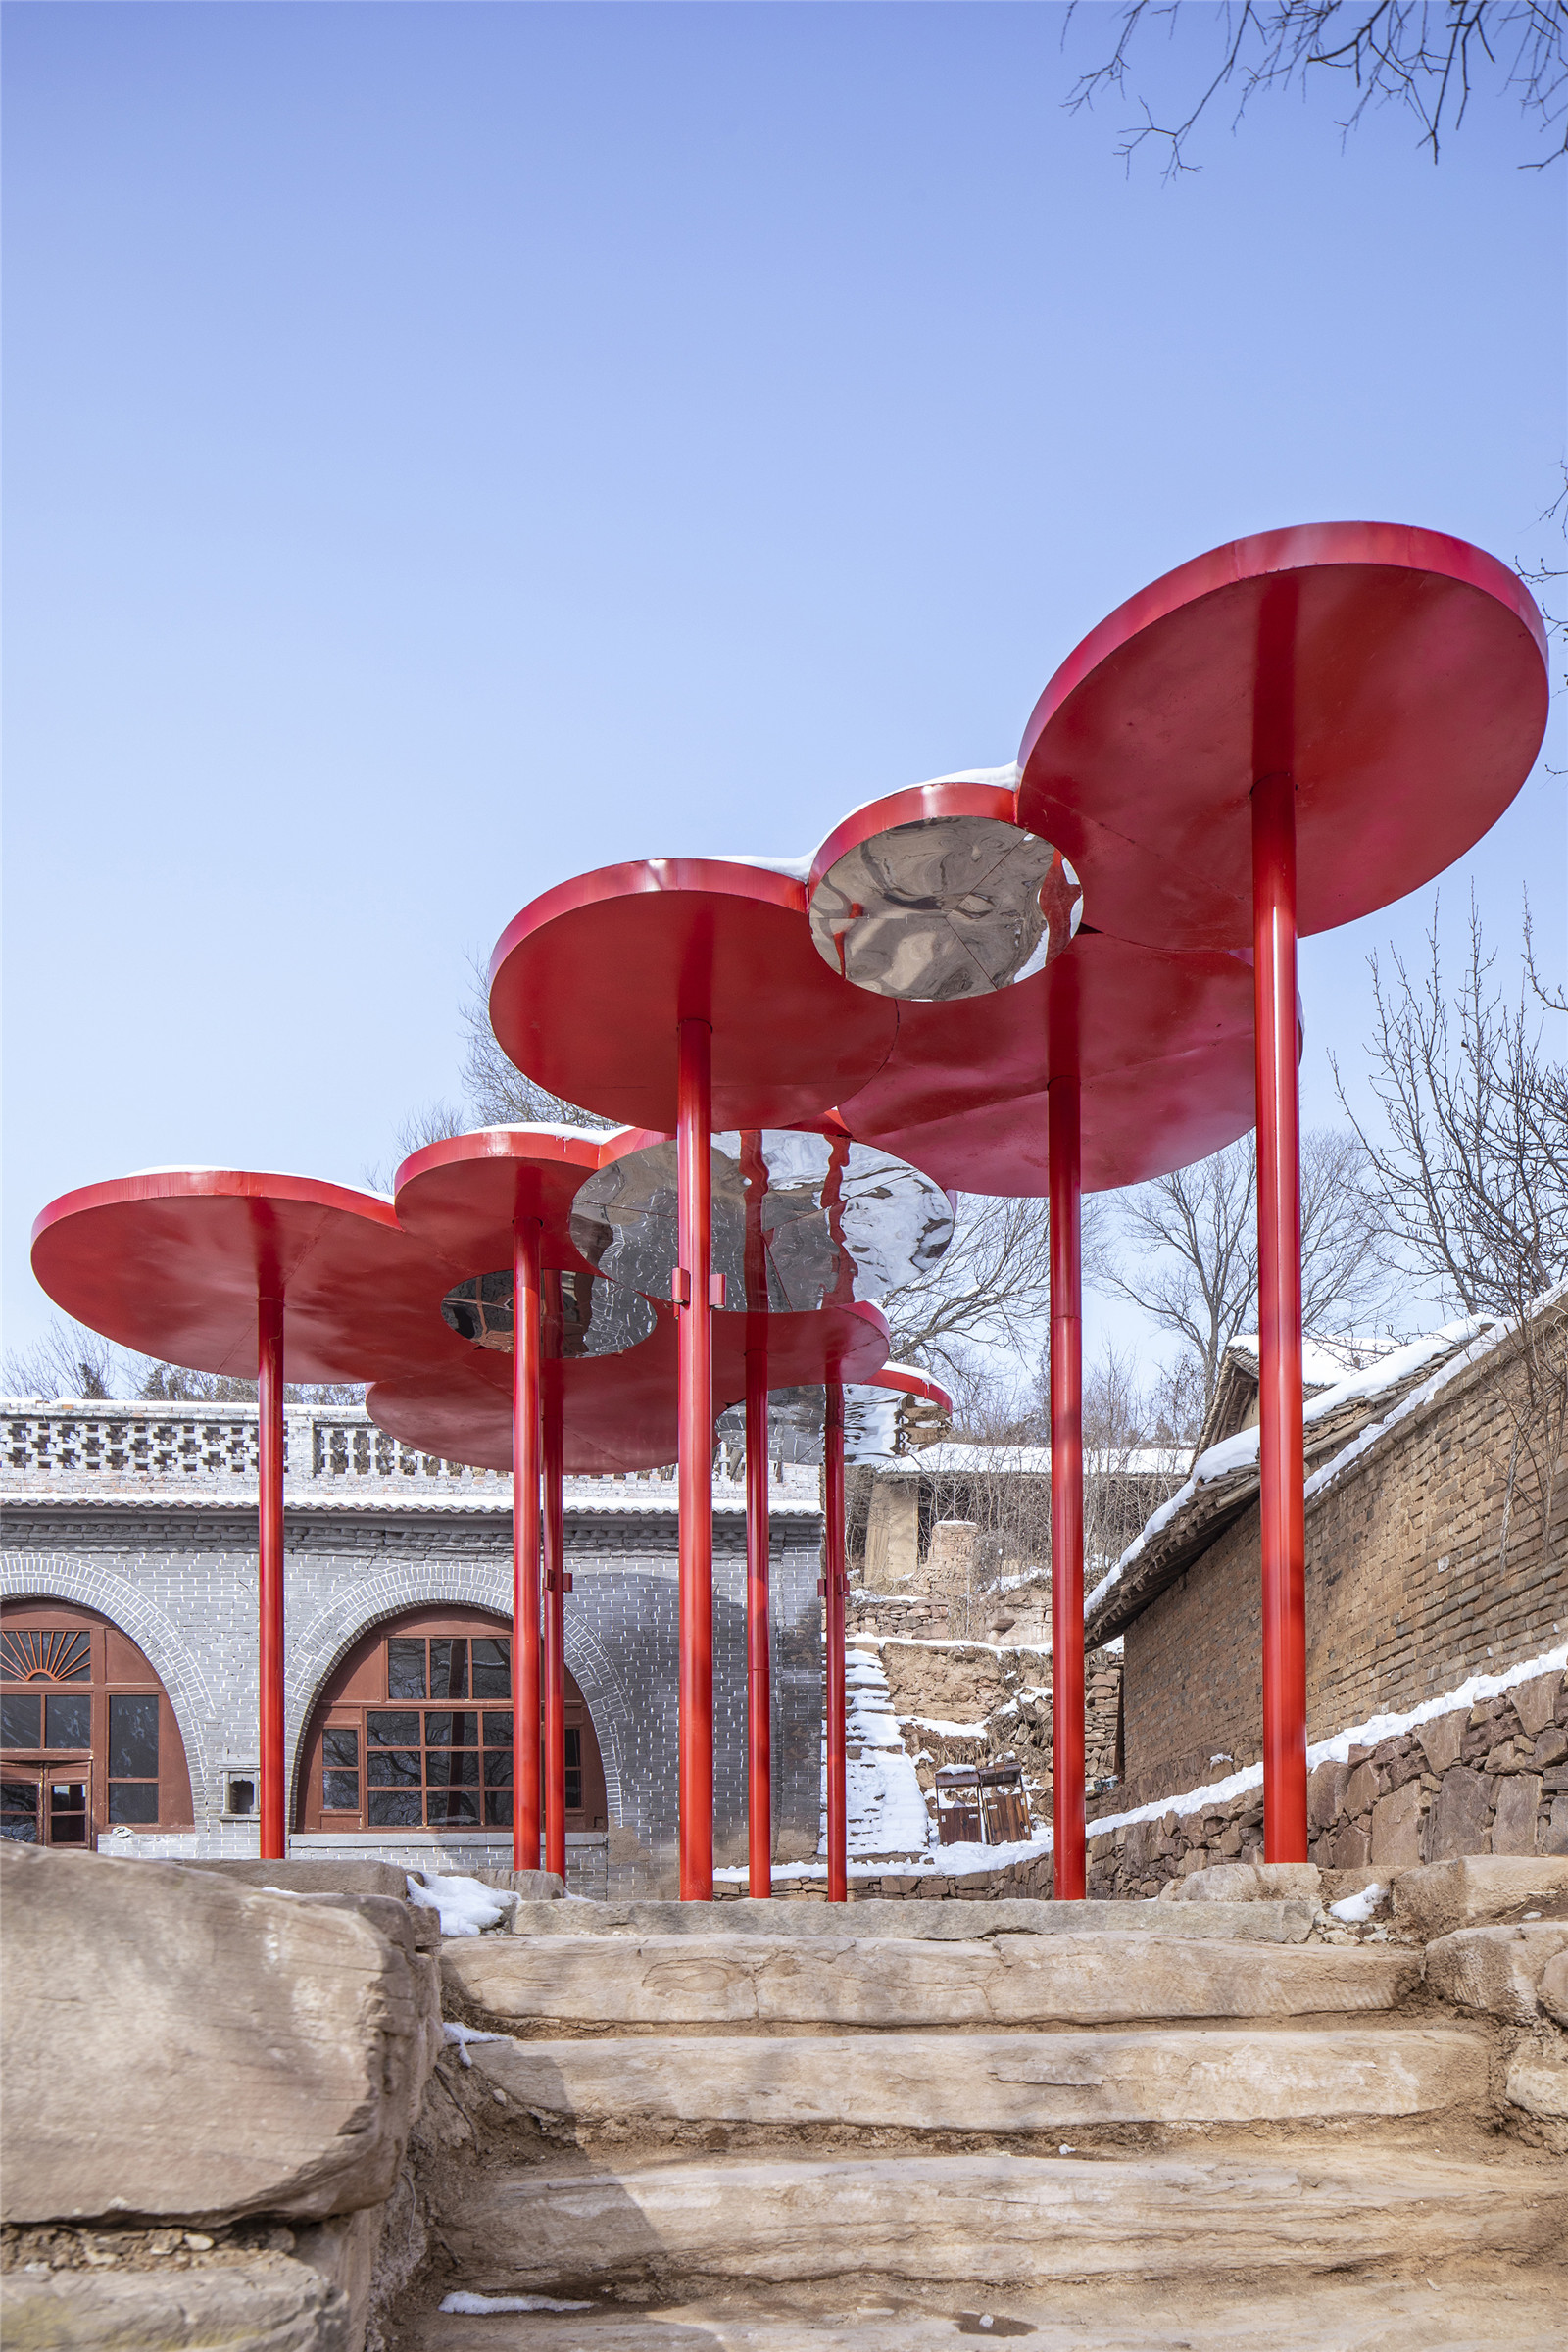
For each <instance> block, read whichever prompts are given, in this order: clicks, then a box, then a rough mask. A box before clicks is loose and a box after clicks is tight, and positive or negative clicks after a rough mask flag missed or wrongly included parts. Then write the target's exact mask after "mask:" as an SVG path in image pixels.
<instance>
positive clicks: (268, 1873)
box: [179, 1854, 409, 1902]
mask: <svg viewBox="0 0 1568 2352" xmlns="http://www.w3.org/2000/svg"><path fill="white" fill-rule="evenodd" d="M179 1868H180V1869H181V1870H210V1871H213V1872H215V1873H216V1874H217V1876H218V1877H219V1878H221V1879H227V1880H229V1881H230V1882H231V1883H232V1884H233V1885H234V1886H236V1887H281V1888H282V1889H283V1891H284V1893H285V1894H380V1895H391V1896H393V1897H394V1898H395V1899H396V1900H397V1901H398V1902H407V1900H408V1896H409V1881H408V1873H407V1872H406V1871H403V1870H400V1869H398V1867H397V1866H396V1864H395V1863H391V1862H368V1861H366V1860H364V1859H363V1858H362V1857H361V1856H359V1855H355V1854H345V1855H344V1856H343V1857H342V1859H341V1860H340V1861H337V1860H333V1859H330V1858H329V1857H327V1856H324V1855H323V1856H322V1857H321V1858H320V1859H319V1860H318V1859H317V1858H316V1857H315V1856H314V1855H313V1856H312V1857H310V1859H308V1860H304V1861H299V1862H233V1861H226V1862H225V1861H209V1862H183V1861H182V1862H181V1863H180V1864H179Z"/></svg>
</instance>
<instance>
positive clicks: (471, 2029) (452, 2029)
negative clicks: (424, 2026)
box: [441, 2019, 507, 2066]
mask: <svg viewBox="0 0 1568 2352" xmlns="http://www.w3.org/2000/svg"><path fill="white" fill-rule="evenodd" d="M441 2036H442V2039H443V2040H444V2041H449V2042H451V2044H452V2046H453V2048H454V2049H455V2050H456V2051H457V2053H458V2056H459V2057H460V2058H461V2059H462V2060H463V2063H464V2065H465V2066H471V2065H472V2064H473V2060H472V2059H471V2058H470V2057H469V2056H468V2044H469V2042H470V2041H505V2040H506V2039H507V2036H506V2034H481V2033H480V2032H479V2030H478V2028H477V2027H476V2026H454V2025H452V2024H450V2023H449V2022H448V2021H447V2020H446V2019H443V2020H442V2024H441Z"/></svg>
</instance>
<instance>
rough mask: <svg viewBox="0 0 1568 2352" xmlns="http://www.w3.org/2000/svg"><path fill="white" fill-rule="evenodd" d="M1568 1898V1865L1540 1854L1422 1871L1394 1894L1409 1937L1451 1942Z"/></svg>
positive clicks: (1468, 1860) (1466, 1859)
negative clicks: (1503, 1915) (1535, 1904)
mask: <svg viewBox="0 0 1568 2352" xmlns="http://www.w3.org/2000/svg"><path fill="white" fill-rule="evenodd" d="M1559 1894H1568V1860H1560V1859H1557V1858H1554V1857H1553V1856H1551V1855H1549V1854H1538V1855H1536V1856H1535V1858H1534V1859H1533V1860H1531V1859H1528V1858H1526V1857H1524V1856H1522V1855H1520V1856H1515V1855H1512V1854H1466V1855H1464V1856H1462V1857H1460V1858H1459V1859H1457V1860H1455V1861H1451V1862H1444V1863H1428V1864H1427V1865H1426V1866H1425V1867H1424V1868H1422V1869H1420V1870H1406V1871H1402V1872H1401V1873H1400V1875H1399V1878H1398V1880H1397V1884H1396V1886H1395V1889H1394V1916H1395V1920H1396V1922H1397V1925H1398V1926H1399V1927H1400V1928H1402V1929H1404V1930H1405V1931H1406V1933H1407V1934H1409V1935H1412V1936H1422V1937H1424V1938H1425V1939H1426V1940H1427V1941H1428V1942H1430V1941H1431V1939H1432V1938H1433V1937H1434V1936H1446V1935H1448V1934H1449V1933H1450V1931H1451V1930H1452V1929H1454V1928H1465V1927H1472V1926H1476V1925H1478V1924H1479V1923H1481V1922H1482V1921H1484V1920H1489V1919H1495V1918H1496V1917H1497V1915H1498V1913H1499V1912H1502V1911H1511V1910H1513V1909H1514V1908H1515V1907H1516V1906H1517V1905H1518V1904H1520V1903H1528V1902H1531V1901H1541V1900H1545V1899H1549V1898H1550V1897H1551V1896H1553V1895H1559Z"/></svg>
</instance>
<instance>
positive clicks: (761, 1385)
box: [746, 1339, 773, 1896]
mask: <svg viewBox="0 0 1568 2352" xmlns="http://www.w3.org/2000/svg"><path fill="white" fill-rule="evenodd" d="M770 1540H771V1539H770V1524H769V1512H768V1498H767V1348H766V1342H765V1340H763V1339H759V1343H758V1345H757V1346H756V1347H755V1348H749V1349H748V1351H747V1356H746V1863H747V1891H748V1892H749V1893H750V1894H753V1895H758V1896H761V1895H770V1894H771V1893H772V1891H773V1760H772V1706H773V1700H772V1673H771V1659H770V1656H769V1650H768V1592H767V1584H768V1546H769V1543H770Z"/></svg>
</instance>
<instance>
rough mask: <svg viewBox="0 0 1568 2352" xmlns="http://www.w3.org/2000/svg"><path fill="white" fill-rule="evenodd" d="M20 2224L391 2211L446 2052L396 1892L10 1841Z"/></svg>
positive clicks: (10, 2082) (4, 1878) (6, 1896)
mask: <svg viewBox="0 0 1568 2352" xmlns="http://www.w3.org/2000/svg"><path fill="white" fill-rule="evenodd" d="M0 1934H3V1937H4V1959H5V1968H4V2055H3V2059H0V2078H3V2080H4V2082H5V2084H6V2090H7V2099H8V2112H7V2140H8V2145H7V2165H6V2177H5V2192H4V2193H5V2204H4V2216H5V2219H6V2220H7V2221H16V2222H44V2221H89V2220H97V2219H103V2218H106V2217H114V2218H117V2219H122V2220H129V2219H131V2218H143V2219H147V2220H158V2219H161V2218H164V2217H171V2218H173V2217H177V2218H180V2219H184V2220H190V2219H192V2218H196V2217H202V2218H209V2219H213V2220H222V2219H229V2218H232V2217H234V2216H236V2215H239V2214H245V2213H279V2214H290V2215H299V2216H302V2217H310V2218H319V2217H320V2216H324V2215H326V2214H332V2213H347V2212H352V2211H355V2210H357V2209H358V2208H360V2207H362V2206H366V2205H375V2204H379V2203H380V2202H381V2201H382V2200H383V2199H384V2198H386V2197H387V2196H388V2195H389V2194H390V2193H391V2190H392V2187H393V2184H394V2182H395V2180H396V2178H397V2171H398V2165H399V2162H400V2160H401V2156H402V2151H403V2147H404V2144H405V2142H406V2140H407V2137H408V2134H409V2131H410V2130H411V2129H412V2126H413V2124H414V2120H415V2117H416V2115H417V2112H418V2106H419V2100H420V2097H421V2095H422V2092H423V2087H424V2082H425V2080H426V2077H427V2075H428V2073H429V2070H430V2067H431V2066H432V2065H433V2063H434V2060H435V2055H436V2052H437V2050H438V2048H439V2046H440V2008H439V1983H438V1978H437V1973H436V1964H435V1959H434V1955H433V1953H428V1952H425V1951H423V1950H421V1949H420V1938H421V1936H422V1935H423V1934H424V1931H423V1929H422V1928H421V1927H420V1925H419V1924H418V1923H417V1920H416V1917H415V1915H414V1913H413V1912H412V1911H411V1909H410V1906H409V1905H408V1904H407V1903H402V1902H395V1901H391V1900H388V1899H387V1898H386V1897H375V1896H371V1897H368V1898H365V1899H363V1900H360V1901H355V1900H352V1899H350V1898H348V1897H344V1896H333V1895H305V1896H294V1895H287V1894H268V1893H265V1892H264V1891H263V1890H262V1889H260V1888H258V1887H245V1886H236V1885H234V1884H233V1883H232V1882H231V1881H228V1880H225V1879H224V1878H222V1877H221V1875H218V1874H215V1873H213V1872H210V1871H188V1870H181V1869H179V1868H177V1867H175V1866H174V1865H172V1864H169V1863H163V1862H122V1861H118V1860H111V1859H109V1858H108V1857H106V1856H103V1855H95V1854H64V1853H59V1852H49V1851H45V1850H43V1849H41V1848H37V1847H23V1846H16V1845H12V1844H10V1843H5V1844H0Z"/></svg>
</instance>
